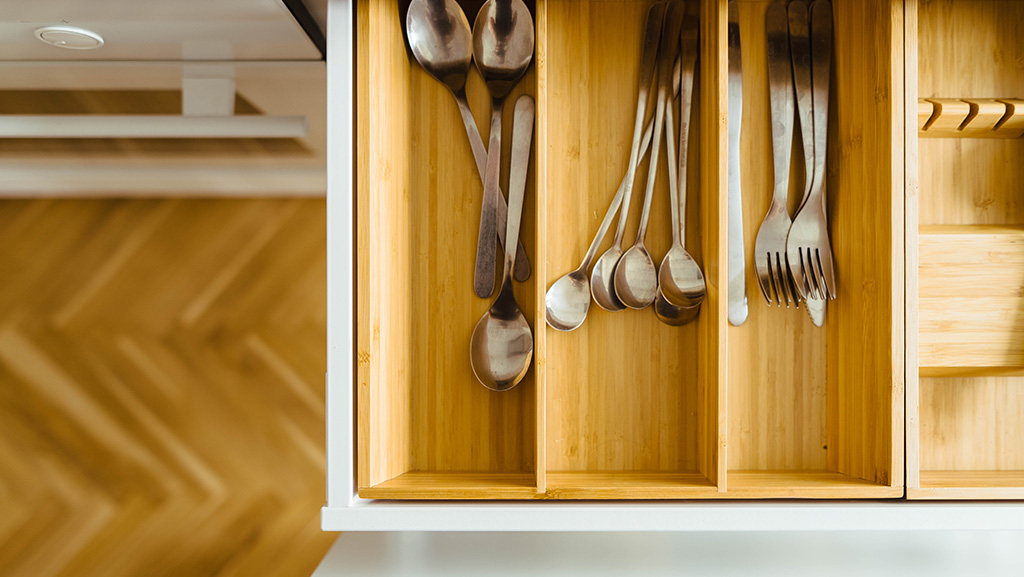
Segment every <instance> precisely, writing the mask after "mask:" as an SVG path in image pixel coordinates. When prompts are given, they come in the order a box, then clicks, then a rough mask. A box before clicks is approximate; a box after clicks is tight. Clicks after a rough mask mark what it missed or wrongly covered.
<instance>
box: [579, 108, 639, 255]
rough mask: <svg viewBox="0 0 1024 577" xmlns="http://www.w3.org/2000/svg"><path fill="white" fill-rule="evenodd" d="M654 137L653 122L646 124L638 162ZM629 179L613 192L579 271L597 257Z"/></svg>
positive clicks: (627, 175)
mask: <svg viewBox="0 0 1024 577" xmlns="http://www.w3.org/2000/svg"><path fill="white" fill-rule="evenodd" d="M653 135H654V121H653V120H652V121H650V122H648V123H647V128H646V130H644V136H643V140H642V141H641V142H640V161H641V162H643V159H644V157H645V156H647V149H648V148H649V147H650V145H651V137H652V136H653ZM628 178H629V174H628V173H627V174H626V175H625V176H623V177H622V182H621V183H619V189H618V190H617V191H615V196H614V197H613V198H612V203H611V204H610V205H608V211H607V212H605V213H604V220H602V221H601V226H600V227H598V229H597V234H595V235H594V240H592V241H590V248H588V249H587V254H586V256H584V257H583V262H582V263H580V268H579V270H581V271H583V272H586V270H587V269H588V268H590V263H592V262H593V261H594V257H595V256H597V249H598V248H600V246H601V243H602V242H604V237H605V235H607V234H608V229H609V228H611V226H612V219H614V218H615V215H616V214H617V213H618V212H619V207H621V206H622V196H623V193H625V191H626V179H628Z"/></svg>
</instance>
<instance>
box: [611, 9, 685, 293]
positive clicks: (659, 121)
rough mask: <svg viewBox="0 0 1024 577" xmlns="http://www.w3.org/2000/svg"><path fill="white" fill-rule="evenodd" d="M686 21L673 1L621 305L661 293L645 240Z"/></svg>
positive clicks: (622, 267)
mask: <svg viewBox="0 0 1024 577" xmlns="http://www.w3.org/2000/svg"><path fill="white" fill-rule="evenodd" d="M682 22H683V5H682V3H681V2H670V3H669V5H668V10H667V13H666V16H665V26H664V31H663V33H662V41H661V48H660V51H661V53H660V55H659V57H658V69H659V70H658V76H659V79H658V103H657V108H656V109H655V113H654V141H653V143H652V146H651V161H650V163H649V167H648V171H647V192H646V194H645V196H644V208H643V213H642V214H641V215H640V228H639V229H637V234H636V242H635V243H634V244H633V246H632V247H631V248H630V249H629V250H627V251H626V253H625V254H623V255H622V258H621V259H620V260H619V263H618V265H617V266H616V267H615V295H616V296H617V297H619V300H620V301H621V302H622V304H624V305H626V306H627V307H629V308H631V309H644V308H647V307H649V306H651V304H653V303H654V299H655V298H656V297H657V296H658V270H657V269H656V268H655V266H654V259H652V258H651V255H650V253H648V252H647V247H646V246H645V244H644V240H645V238H646V237H647V225H648V224H649V223H650V220H651V203H652V202H653V201H654V184H655V180H656V178H657V176H658V163H659V160H660V159H659V156H660V155H659V153H660V151H661V150H660V149H661V137H662V130H663V129H664V128H665V126H664V124H665V108H666V104H667V103H668V99H669V95H671V93H672V62H673V61H675V59H676V53H677V52H678V51H679V30H680V28H681V26H682Z"/></svg>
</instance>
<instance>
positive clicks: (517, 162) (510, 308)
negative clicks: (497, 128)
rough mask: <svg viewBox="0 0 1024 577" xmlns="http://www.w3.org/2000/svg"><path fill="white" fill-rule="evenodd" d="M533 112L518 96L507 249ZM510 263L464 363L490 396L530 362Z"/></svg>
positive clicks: (522, 186)
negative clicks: (513, 287) (468, 359)
mask: <svg viewBox="0 0 1024 577" xmlns="http://www.w3.org/2000/svg"><path fill="white" fill-rule="evenodd" d="M534 113H535V106H534V102H533V98H532V97H530V96H525V95H524V96H520V97H519V100H518V101H517V102H516V108H515V117H514V121H513V134H512V161H511V164H510V166H509V197H508V222H507V223H506V232H505V238H507V239H508V242H509V246H515V244H516V243H517V242H518V241H519V225H520V222H521V219H522V215H523V197H524V196H525V194H526V171H527V168H528V167H529V164H530V143H531V141H532V138H533V119H534ZM515 261H516V251H514V250H510V251H508V253H506V254H505V273H504V275H503V277H504V278H503V279H502V282H501V290H500V291H499V292H498V298H496V299H495V300H494V303H493V304H491V308H490V310H488V311H487V313H486V314H484V316H483V317H481V319H480V321H479V322H477V323H476V327H475V328H474V329H473V336H472V338H471V339H470V345H469V347H470V350H469V358H470V364H471V365H472V367H473V374H475V375H476V378H477V380H478V381H480V383H481V384H483V385H484V386H485V387H487V388H488V389H491V390H492V391H507V390H509V389H511V388H512V387H514V386H516V385H517V384H519V381H521V380H523V377H525V376H526V372H527V371H529V370H530V361H531V360H532V359H533V331H532V330H531V329H530V324H529V323H527V322H526V317H525V316H523V312H522V311H521V310H519V305H518V304H517V303H516V297H515V295H514V294H513V293H512V270H513V269H514V268H515V264H516V263H515Z"/></svg>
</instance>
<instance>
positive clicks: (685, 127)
mask: <svg viewBox="0 0 1024 577" xmlns="http://www.w3.org/2000/svg"><path fill="white" fill-rule="evenodd" d="M699 44H700V22H699V21H698V20H697V16H695V15H693V14H687V15H686V16H685V17H684V19H683V33H682V40H681V43H680V45H679V50H680V61H681V62H682V74H681V78H680V84H681V92H682V95H683V97H682V104H681V105H680V110H679V150H678V154H679V158H678V160H677V162H678V166H679V170H678V172H677V174H678V176H677V177H676V178H677V179H678V181H677V182H678V187H679V189H678V190H679V242H680V244H681V245H686V161H687V151H688V150H689V142H690V111H691V109H692V108H693V84H694V79H695V78H696V76H697V47H698V45H699ZM668 161H669V164H671V163H672V158H671V156H670V157H669V159H668Z"/></svg>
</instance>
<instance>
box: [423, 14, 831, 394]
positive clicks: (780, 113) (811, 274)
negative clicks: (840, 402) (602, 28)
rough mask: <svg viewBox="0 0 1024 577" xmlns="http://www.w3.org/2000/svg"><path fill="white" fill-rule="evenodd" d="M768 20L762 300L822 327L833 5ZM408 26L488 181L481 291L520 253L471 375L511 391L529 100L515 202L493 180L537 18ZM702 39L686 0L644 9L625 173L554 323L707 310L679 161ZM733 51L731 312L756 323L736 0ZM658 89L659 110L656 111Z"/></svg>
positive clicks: (476, 341) (527, 344)
mask: <svg viewBox="0 0 1024 577" xmlns="http://www.w3.org/2000/svg"><path fill="white" fill-rule="evenodd" d="M765 26H766V32H767V43H768V76H769V86H770V91H769V92H770V101H771V133H772V144H773V146H772V149H773V161H774V172H775V179H774V183H773V184H774V186H773V187H772V201H771V204H770V207H769V209H768V212H767V214H766V215H765V218H764V221H763V222H762V224H761V227H760V230H759V231H758V235H757V238H756V241H755V249H754V259H753V261H754V267H755V269H756V272H757V278H758V284H759V286H760V289H761V293H762V295H763V296H764V298H765V300H766V301H767V302H768V304H769V305H773V304H774V305H778V306H782V305H783V304H785V305H786V306H787V307H788V306H790V305H793V306H797V307H799V303H801V302H803V303H804V304H805V307H806V308H807V310H808V311H809V313H810V315H811V318H812V320H813V321H814V323H815V324H816V325H817V326H822V324H823V322H824V306H825V304H824V303H825V301H826V300H828V299H834V298H835V296H836V279H835V272H834V269H833V263H832V251H831V246H830V244H829V237H828V225H827V217H826V211H825V191H824V181H825V153H826V146H827V134H828V127H827V121H828V98H829V93H828V90H829V77H830V68H829V67H830V60H831V51H832V12H831V6H830V5H829V3H828V0H815V1H814V2H813V3H812V4H811V5H810V8H808V5H807V4H806V3H805V2H804V0H793V1H792V2H789V4H788V6H787V4H786V3H784V2H777V3H773V4H772V5H771V6H770V7H769V8H768V12H767V17H766V23H765ZM406 31H407V36H408V39H409V45H410V48H411V49H412V53H413V55H414V57H415V58H416V60H417V61H418V62H419V64H420V65H421V66H422V68H423V69H424V70H425V71H426V72H427V73H428V74H430V75H431V76H432V77H433V78H435V79H436V80H438V81H439V82H441V83H442V84H444V85H445V86H446V87H447V88H448V89H449V90H450V91H451V93H452V95H453V96H454V97H455V100H456V103H457V104H458V107H459V111H460V113H461V115H462V118H463V122H464V124H465V129H466V134H467V137H468V139H469V143H470V147H471V148H472V151H473V157H474V161H475V164H476V169H477V172H478V174H479V176H480V179H481V181H482V184H483V202H482V208H481V212H480V225H479V230H478V233H479V234H478V241H477V251H476V264H475V268H474V277H473V279H474V283H473V285H474V286H473V289H474V293H475V294H476V295H477V296H478V297H480V298H490V297H491V296H492V294H493V292H494V284H495V283H494V279H495V274H494V273H495V266H496V248H497V245H499V244H500V245H501V246H503V247H515V250H507V251H504V255H505V258H504V263H503V264H504V272H503V275H502V283H501V286H500V288H499V291H498V296H497V298H496V299H495V300H494V302H493V304H492V306H491V307H490V309H489V310H488V311H487V313H486V314H484V316H483V317H482V318H481V319H480V321H479V322H478V323H477V325H476V328H475V329H474V331H473V336H472V340H471V345H470V348H471V350H470V360H471V364H472V368H473V372H474V374H475V376H476V378H477V379H478V380H479V381H480V382H481V383H482V384H484V386H486V387H487V388H489V389H492V390H496V391H503V390H508V389H510V388H512V387H514V386H515V385H516V384H518V383H519V382H520V381H521V380H522V379H523V377H524V376H525V375H526V373H527V372H528V370H529V367H530V363H531V360H532V356H533V332H532V329H531V327H530V325H529V323H528V322H527V320H526V317H525V316H524V315H523V313H522V311H520V309H519V306H518V305H517V303H516V301H515V297H514V295H513V292H512V282H513V280H515V281H519V282H523V281H525V280H527V279H528V278H529V277H530V272H531V271H530V262H529V260H528V257H527V255H526V251H525V250H524V248H523V246H522V244H521V243H520V242H519V230H520V221H521V218H522V210H523V201H524V196H525V190H526V175H527V169H528V166H529V161H530V148H531V145H532V138H533V125H534V115H535V110H534V102H533V99H532V98H531V97H530V96H521V97H520V98H519V99H517V101H516V103H515V110H514V121H513V134H512V158H511V163H510V166H509V190H508V193H509V194H508V200H507V204H506V199H505V195H504V194H503V193H502V191H501V188H500V184H499V183H500V167H501V139H502V117H503V111H504V104H505V99H506V98H507V96H508V95H509V93H510V92H511V91H512V89H513V88H514V87H515V85H516V84H517V83H518V82H519V80H520V79H521V78H522V77H523V75H524V74H525V73H526V70H527V69H528V67H529V65H530V63H531V61H532V59H533V52H534V43H535V36H534V34H535V31H534V24H533V18H532V15H531V14H530V11H529V9H528V8H527V7H526V5H525V4H524V3H523V0H488V1H487V2H486V3H484V5H483V6H482V7H481V8H480V11H479V13H478V14H477V16H476V19H475V21H474V23H473V28H472V30H471V29H470V27H469V22H468V20H467V18H466V16H465V14H464V13H463V11H462V8H461V7H460V6H459V4H458V3H457V2H456V0H413V1H412V2H411V4H410V6H409V11H408V14H407V18H406ZM698 44H699V22H698V19H697V17H696V15H695V14H694V13H692V12H690V11H687V10H686V6H685V4H684V2H683V1H682V0H671V1H669V2H658V3H656V4H654V5H653V6H652V7H651V8H650V10H649V12H648V15H647V20H646V25H645V31H644V37H643V45H642V50H641V61H640V69H639V80H640V82H639V90H638V94H637V107H636V118H635V125H634V128H633V138H632V143H631V147H630V156H629V163H628V165H627V169H626V174H625V176H624V177H623V179H622V182H621V184H620V185H619V187H618V189H617V190H616V192H615V195H614V196H613V198H612V200H611V203H610V205H609V207H608V210H607V212H606V213H605V215H604V218H603V220H602V221H601V224H600V226H599V227H598V230H597V233H596V234H595V235H594V238H593V240H592V242H591V243H590V246H589V248H588V249H587V252H586V254H585V256H584V257H583V260H582V262H581V263H580V266H579V267H578V268H576V269H575V270H573V271H572V272H570V273H568V274H566V275H565V276H563V277H561V278H560V279H558V280H557V281H556V282H555V283H553V284H552V285H551V287H550V288H549V289H548V291H547V294H546V296H545V316H546V320H547V323H548V325H549V326H551V327H552V328H554V329H556V330H558V331H573V330H575V329H577V328H579V327H580V326H581V325H582V324H583V322H584V321H585V320H586V317H587V313H588V311H589V309H590V301H591V299H593V301H594V302H596V303H597V304H598V306H600V307H601V308H603V309H605V310H607V311H611V312H618V311H623V310H625V309H627V308H628V309H634V310H642V309H645V308H648V307H651V306H652V305H653V309H654V312H655V315H656V316H657V318H658V319H659V320H660V321H661V322H663V323H665V324H667V325H670V326H682V325H685V324H687V323H689V322H691V321H692V320H694V319H695V318H696V317H697V316H698V313H699V311H700V306H701V303H702V302H703V301H704V298H705V296H706V293H707V288H706V285H705V280H704V275H703V272H702V271H701V269H700V266H699V265H698V264H697V262H696V261H695V260H694V259H693V258H692V257H691V255H690V254H689V253H688V252H687V250H686V247H685V244H684V242H685V238H686V235H685V223H686V201H687V190H686V188H687V187H686V174H687V166H686V163H687V151H688V144H689V138H690V116H691V112H692V107H693V98H694V94H693V87H694V82H695V78H696V74H697V71H696V64H697V51H698ZM728 50H729V52H728V55H729V69H728V100H729V123H728V124H729V134H728V141H729V179H728V185H729V188H728V211H729V219H728V222H729V251H728V267H729V268H728V271H729V284H728V305H729V306H728V318H729V322H730V323H731V324H733V325H736V326H738V325H741V324H743V323H744V322H745V320H746V318H747V297H746V286H745V255H744V249H743V246H744V245H743V215H742V193H741V187H740V167H741V159H740V134H741V123H742V114H741V113H742V107H743V78H742V76H743V75H742V67H741V51H740V29H739V18H738V7H737V4H736V0H731V1H730V2H729V23H728ZM474 62H475V63H476V67H477V69H478V71H479V72H480V74H481V76H482V77H483V79H484V81H485V84H486V86H487V89H488V92H489V93H490V96H491V125H490V132H489V142H488V143H487V146H486V147H485V146H484V142H483V139H482V138H481V136H480V133H479V131H478V130H477V125H476V121H475V119H474V118H473V114H472V112H471V111H470V109H469V105H468V102H467V98H466V79H467V76H468V74H469V71H470V68H471V66H472V65H473V63H474ZM652 95H653V96H654V103H655V104H654V110H653V113H652V114H651V118H648V110H647V109H648V102H649V101H650V100H651V96H652ZM677 100H679V101H680V104H679V115H678V119H677V117H676V112H675V103H676V101H677ZM794 121H798V122H799V127H800V135H801V143H802V152H803V155H804V165H805V167H806V175H805V183H804V190H803V200H802V202H801V203H800V206H799V209H798V210H797V213H796V215H795V216H794V217H792V218H791V217H790V215H789V211H788V208H787V202H788V192H789V173H790V163H791V160H792V159H791V148H792V145H793V140H794V135H795V130H794V129H795V122H794ZM677 134H678V141H677V140H676V138H677ZM663 138H664V140H665V148H666V156H667V160H666V164H667V167H668V182H669V197H670V201H669V204H670V218H671V231H672V244H671V247H670V249H669V250H668V252H667V254H665V256H664V257H663V258H662V260H661V264H660V266H656V265H655V261H654V259H653V257H652V256H651V254H650V253H649V252H648V250H647V248H646V245H645V240H646V236H647V229H648V225H649V223H650V218H651V207H652V203H653V197H654V188H655V186H654V185H655V181H656V178H657V174H658V170H659V167H660V155H661V148H662V146H661V145H662V139H663ZM648 152H649V153H650V162H649V164H648V170H647V175H646V182H645V185H646V186H645V190H644V201H643V208H642V210H641V215H640V223H639V227H638V230H637V236H636V239H635V241H634V242H633V244H632V246H631V247H630V248H628V249H627V250H625V251H623V237H624V235H625V230H626V224H627V221H628V218H629V211H630V201H631V198H632V195H633V188H634V183H635V181H636V179H637V178H636V177H637V174H636V173H637V171H638V168H639V165H640V164H641V162H642V161H643V159H644V158H646V157H647V155H648ZM616 217H617V218H618V222H617V225H616V229H615V235H614V237H613V240H612V243H611V246H610V248H608V249H607V250H606V251H605V252H604V254H602V255H601V256H600V258H598V259H597V261H596V263H595V262H594V259H595V257H596V256H597V252H598V249H599V248H600V246H601V245H602V243H603V241H604V240H605V237H606V236H607V234H608V232H609V230H610V228H611V225H612V222H613V221H614V220H615V219H616ZM592 264H593V270H592V271H591V272H590V275H589V277H588V270H590V267H591V265H592Z"/></svg>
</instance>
